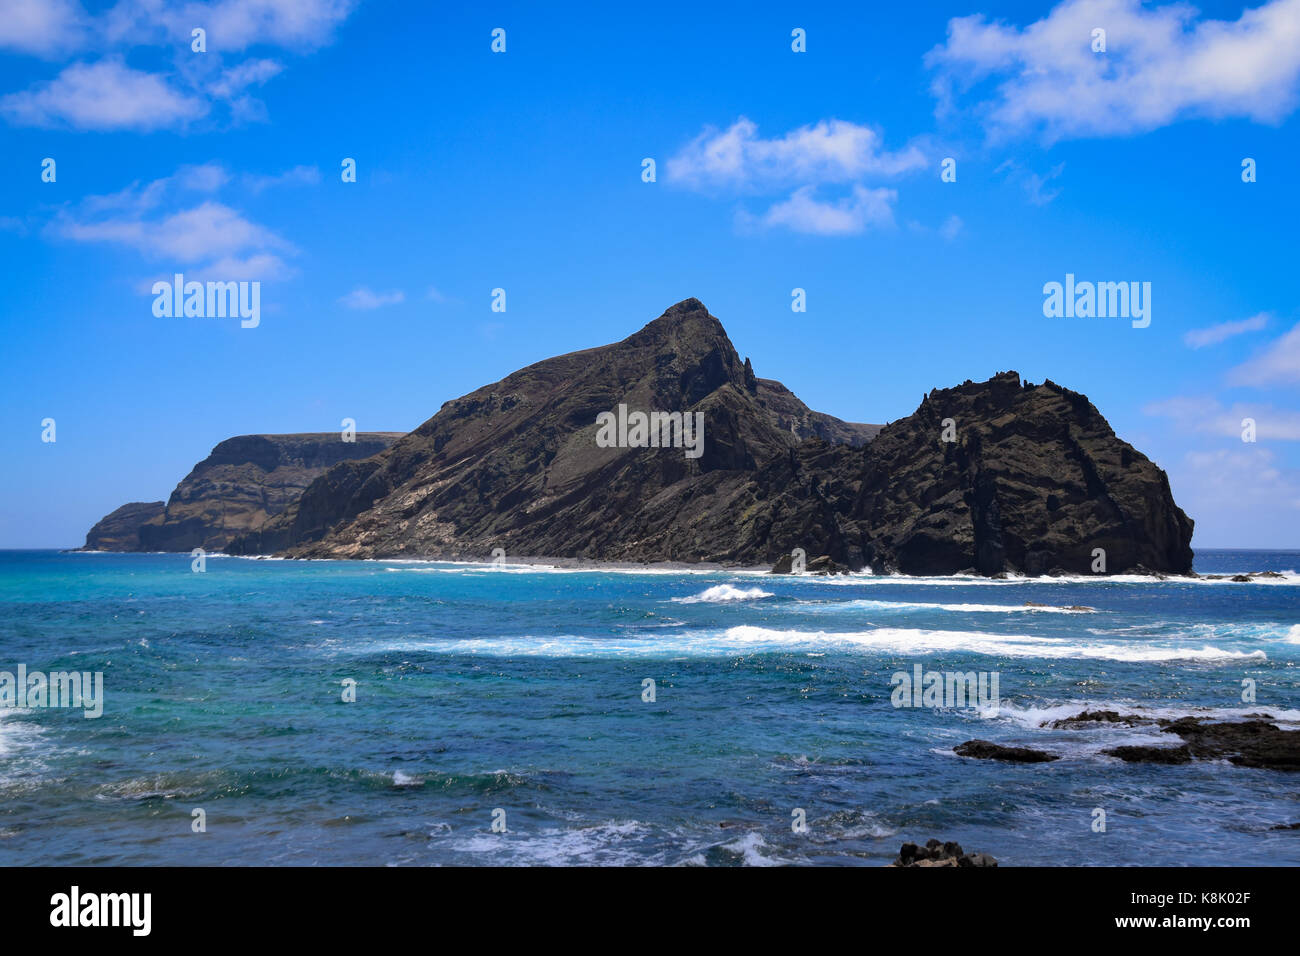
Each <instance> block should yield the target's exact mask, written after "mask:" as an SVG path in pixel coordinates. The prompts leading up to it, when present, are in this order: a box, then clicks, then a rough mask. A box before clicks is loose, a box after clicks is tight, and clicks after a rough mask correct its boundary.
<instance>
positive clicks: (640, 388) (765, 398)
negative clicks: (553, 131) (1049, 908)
mask: <svg viewBox="0 0 1300 956" xmlns="http://www.w3.org/2000/svg"><path fill="white" fill-rule="evenodd" d="M620 404H622V405H625V406H626V407H627V408H629V409H633V410H642V411H646V412H649V411H668V412H685V413H697V412H698V413H701V414H702V415H703V416H704V421H705V437H704V442H703V446H702V449H701V453H700V455H699V457H688V456H687V455H685V454H683V452H682V449H680V448H657V447H656V448H641V447H631V448H629V447H615V448H609V447H600V446H599V445H598V443H597V441H596V436H597V424H596V421H597V416H598V415H599V414H600V413H601V412H607V411H613V410H615V409H616V408H617V407H618V406H619V405H620ZM1191 533H1192V522H1191V520H1190V519H1188V518H1187V516H1186V515H1185V514H1183V512H1182V511H1181V510H1180V509H1179V508H1178V507H1177V505H1176V504H1175V503H1174V500H1173V496H1172V494H1171V493H1170V490H1169V483H1168V480H1167V478H1166V476H1165V474H1164V472H1163V471H1161V470H1160V469H1159V468H1158V467H1156V465H1155V464H1153V463H1152V462H1151V461H1150V460H1148V459H1147V458H1146V456H1144V455H1142V454H1141V453H1140V452H1138V451H1136V450H1135V449H1134V448H1133V447H1132V446H1131V445H1129V444H1127V443H1126V442H1124V441H1121V440H1120V439H1119V438H1118V437H1116V435H1115V433H1114V432H1113V431H1112V430H1111V428H1110V426H1109V425H1108V424H1107V422H1106V420H1105V419H1104V418H1103V417H1102V416H1101V414H1100V413H1099V412H1098V411H1097V409H1096V408H1094V407H1093V406H1092V404H1091V403H1090V402H1089V401H1088V400H1087V398H1085V397H1084V396H1083V395H1080V394H1078V393H1076V392H1072V391H1070V390H1069V389H1066V388H1062V387H1060V386H1058V385H1056V384H1054V383H1052V382H1050V381H1049V382H1044V383H1043V384H1041V385H1032V384H1030V383H1024V382H1021V380H1020V377H1019V376H1018V375H1017V374H1016V373H1015V372H1004V373H1000V374H998V375H996V376H994V377H993V378H992V379H990V380H988V381H987V382H980V383H975V382H966V383H965V384H963V385H959V386H957V387H955V388H950V389H943V390H935V391H932V392H931V393H930V394H929V395H927V396H925V398H924V399H923V401H922V402H921V405H920V407H919V408H918V409H917V410H916V412H914V413H913V414H912V415H909V416H907V417H906V418H904V419H901V420H899V421H896V422H893V423H891V424H890V425H888V426H885V427H883V428H882V427H881V426H877V425H861V424H853V423H848V422H841V421H839V420H838V419H834V418H832V417H830V416H828V415H824V414H822V413H818V412H814V411H811V410H810V409H808V408H807V406H805V405H803V403H802V402H800V401H799V400H798V399H797V398H795V396H794V395H793V394H792V393H791V392H790V391H789V390H788V389H786V388H785V387H784V386H782V385H781V384H780V383H778V382H775V381H772V380H770V379H763V378H758V377H756V376H755V375H754V372H753V368H752V363H750V362H749V360H748V359H746V360H743V361H742V360H741V358H740V356H739V355H738V354H737V352H736V350H735V348H734V347H733V346H732V344H731V341H730V340H729V339H728V338H727V335H726V332H725V331H724V330H723V328H722V325H721V323H720V322H718V320H717V319H716V318H714V317H713V316H712V315H710V314H709V313H708V310H707V309H705V308H704V306H703V305H702V304H701V303H700V302H698V301H697V300H694V299H688V300H686V301H684V302H680V303H678V304H677V305H675V306H673V307H672V308H671V309H669V310H668V311H667V312H665V313H664V314H663V315H662V316H661V317H660V318H658V319H656V320H655V321H653V322H651V323H650V324H649V325H647V326H646V327H645V328H643V329H641V330H640V331H639V332H637V333H636V334H634V335H632V336H630V337H629V338H627V339H625V340H623V341H622V342H619V343H616V344H614V345H608V346H604V347H601V348H595V349H589V350H587V351H583V352H575V353H572V354H570V355H562V356H559V357H557V358H552V359H547V360H546V361H543V362H539V363H537V364H536V365H532V366H529V367H528V368H525V369H522V370H520V371H519V372H516V373H514V374H513V375H510V376H508V377H507V378H505V379H503V380H502V381H500V382H497V383H495V384H493V385H489V386H486V387H485V388H482V389H479V390H478V391H476V392H473V393H471V394H469V395H466V396H464V397H463V398H459V399H456V400H454V401H451V402H448V403H447V404H445V405H444V406H443V407H442V409H441V410H440V411H439V412H438V414H437V415H435V416H434V417H433V418H431V419H430V420H429V421H427V422H425V423H424V424H423V425H421V426H420V427H419V428H418V429H416V430H415V431H414V432H412V433H411V434H410V435H407V436H406V437H405V438H403V439H401V440H400V441H398V442H397V443H395V444H394V445H393V446H392V447H391V448H390V449H388V450H387V451H386V452H384V453H382V454H380V455H378V456H376V457H375V458H373V459H368V460H366V461H350V462H345V463H342V464H340V465H338V466H337V467H335V468H333V469H331V470H329V471H328V472H326V473H325V474H323V475H321V476H320V478H318V479H317V480H316V481H315V482H313V483H312V484H311V485H310V486H309V487H308V488H307V490H306V491H305V492H304V493H303V494H302V496H301V498H300V499H298V500H297V501H296V502H295V503H293V504H291V505H289V507H287V508H286V509H285V510H284V512H283V513H282V514H281V515H279V516H278V517H275V518H273V519H272V520H270V521H267V522H266V523H265V524H264V525H263V526H262V527H260V528H259V529H257V530H256V531H255V532H253V533H250V534H246V535H244V536H242V537H241V538H239V539H237V540H235V541H233V542H231V544H230V545H229V546H228V549H227V550H231V551H234V552H236V553H245V554H253V553H269V552H273V551H274V552H280V553H283V554H286V555H290V556H299V557H359V558H367V557H387V556H401V555H406V556H419V557H452V558H473V559H480V560H482V559H486V558H487V557H488V556H489V555H490V554H491V553H492V551H493V549H495V548H502V549H504V550H505V551H506V553H507V554H508V555H512V556H518V557H551V558H586V559H593V560H604V561H690V562H697V561H710V562H719V563H724V564H749V565H753V564H760V563H762V564H768V565H770V564H772V563H773V562H776V561H778V560H779V559H781V558H783V557H788V556H789V555H790V553H791V552H792V550H793V549H795V548H801V549H803V551H804V553H805V555H807V556H808V558H809V559H810V560H820V559H824V560H822V564H821V566H822V567H824V568H826V569H828V570H837V569H839V568H842V567H845V568H850V569H860V568H863V567H868V566H869V567H871V568H872V569H873V570H876V571H891V572H892V571H897V572H903V573H908V574H953V573H960V572H972V573H979V574H987V575H994V574H999V573H1003V572H1023V573H1028V574H1044V573H1076V574H1077V573H1116V572H1124V571H1135V570H1151V571H1158V572H1173V573H1186V572H1189V571H1190V569H1191V562H1192V552H1191V548H1190V539H1191Z"/></svg>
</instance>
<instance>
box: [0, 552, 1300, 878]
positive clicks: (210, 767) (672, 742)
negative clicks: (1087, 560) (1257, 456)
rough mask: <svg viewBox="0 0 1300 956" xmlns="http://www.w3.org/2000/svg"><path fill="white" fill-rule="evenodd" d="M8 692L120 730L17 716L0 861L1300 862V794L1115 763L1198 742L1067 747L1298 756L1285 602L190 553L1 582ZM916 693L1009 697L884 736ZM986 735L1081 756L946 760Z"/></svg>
mask: <svg viewBox="0 0 1300 956" xmlns="http://www.w3.org/2000/svg"><path fill="white" fill-rule="evenodd" d="M1197 569H1198V570H1199V571H1202V572H1221V571H1244V570H1259V569H1274V570H1279V571H1289V572H1294V571H1296V570H1300V553H1294V552H1289V553H1281V552H1206V553H1203V554H1200V555H1198V557H1197ZM710 589H713V590H710ZM683 599H692V600H689V601H687V600H683ZM1025 601H1035V602H1040V603H1044V604H1050V605H1087V606H1090V607H1092V608H1095V611H1094V612H1091V613H1061V612H1057V611H1044V610H1028V609H1025V608H1024V607H1023V605H1024V602H1025ZM19 663H22V664H25V665H26V666H27V667H28V668H29V670H42V671H47V672H48V671H59V670H72V669H76V670H81V671H102V672H103V674H104V681H105V690H106V702H105V707H104V714H103V716H102V717H101V718H99V719H85V718H84V717H83V716H82V713H81V711H73V710H57V709H40V708H29V709H26V710H13V709H8V710H0V864H7V865H12V864H31V863H42V864H103V863H120V864H290V863H292V864H314V863H319V864H416V865H419V864H484V863H494V864H495V863H509V864H530V863H584V864H590V863H598V864H608V863H618V864H623V863H654V864H674V863H708V864H735V863H751V864H766V863H781V862H794V863H837V864H867V865H879V864H881V863H885V862H888V861H889V860H890V859H892V858H893V857H894V856H895V855H896V854H897V852H898V847H899V844H900V843H902V842H903V841H904V840H914V841H922V842H923V841H924V840H925V839H927V838H930V837H938V838H940V839H944V840H953V839H955V840H958V841H960V842H961V843H962V844H963V845H964V846H965V847H966V849H968V850H979V851H984V852H987V853H991V854H992V855H994V856H995V857H997V858H998V859H999V860H1000V861H1002V862H1003V863H1005V864H1012V865H1015V864H1155V865H1182V864H1232V865H1255V864H1300V831H1295V830H1290V831H1277V830H1270V829H1269V828H1270V827H1272V826H1273V825H1275V824H1279V823H1292V822H1295V821H1297V820H1300V774H1287V773H1283V772H1279V771H1269V770H1256V769H1245V768H1238V767H1233V766H1231V765H1229V764H1227V763H1223V762H1202V763H1193V764H1190V765H1185V766H1173V767H1165V766H1150V765H1135V764H1124V763H1122V762H1119V761H1117V760H1114V759H1112V758H1109V757H1105V756H1103V755H1101V754H1100V751H1101V750H1102V749H1104V748H1108V747H1112V746H1116V745H1118V744H1121V743H1129V742H1136V741H1144V740H1145V741H1152V742H1159V743H1165V744H1171V743H1176V742H1177V740H1176V739H1175V738H1172V737H1171V736H1170V735H1167V734H1160V733H1158V732H1153V731H1152V730H1150V729H1142V728H1132V729H1129V728H1118V727H1110V728H1105V727H1101V728H1097V729H1093V730H1082V731H1081V730H1054V729H1050V728H1049V727H1048V726H1046V724H1047V723H1048V722H1050V721H1051V720H1054V719H1056V718H1059V717H1062V716H1068V715H1070V714H1073V713H1076V712H1077V711H1079V710H1082V709H1084V708H1094V709H1096V708H1101V707H1104V708H1108V709H1117V710H1121V711H1132V712H1142V713H1150V714H1154V715H1157V716H1181V715H1183V714H1188V713H1191V714H1201V715H1206V716H1225V717H1230V716H1234V715H1244V714H1247V713H1259V712H1265V713H1269V714H1272V715H1274V716H1276V717H1278V718H1280V719H1281V720H1282V721H1283V722H1284V723H1283V726H1295V725H1296V722H1297V721H1300V686H1298V682H1297V677H1298V675H1300V671H1298V670H1297V664H1298V663H1300V577H1298V576H1296V575H1295V574H1294V573H1292V574H1288V575H1287V576H1286V577H1285V578H1284V579H1282V580H1281V581H1275V582H1270V583H1266V584H1265V583H1256V584H1235V583H1230V582H1214V583H1208V582H1189V581H1186V580H1168V581H1153V580H1139V579H1104V580H1101V579H1087V580H1050V581H1046V580H1045V581H1029V582H1009V583H1008V582H988V581H981V580H976V579H952V578H945V579H929V580H923V579H902V578H870V577H864V576H854V577H852V578H848V579H846V578H839V579H824V578H808V577H800V578H793V577H775V576H771V575H757V574H754V575H751V574H738V573H733V572H715V573H684V572H656V573H641V572H613V571H604V572H596V571H564V570H528V569H520V568H504V569H495V568H490V567H488V566H465V565H450V564H439V563H416V562H397V561H375V562H289V561H259V560H248V559H237V558H223V557H209V559H208V565H207V571H206V572H205V573H201V574H200V573H193V572H192V571H191V570H190V558H189V556H188V555H108V554H60V553H56V552H0V670H8V671H11V672H12V671H14V670H15V669H16V667H17V665H18V664H19ZM915 664H921V665H922V666H923V667H924V668H926V669H927V670H945V671H976V672H980V671H983V672H996V673H997V674H998V675H999V688H1000V697H1001V700H1000V706H999V708H998V711H997V714H996V715H994V716H985V717H981V716H980V715H979V714H978V713H976V712H975V711H973V710H971V709H968V708H956V709H954V708H950V709H930V708H896V707H894V706H893V705H892V703H891V698H890V692H891V690H892V688H891V684H890V676H891V674H893V673H895V672H897V671H906V672H909V673H910V672H911V670H912V668H913V665H915ZM647 678H649V679H653V680H654V681H655V682H656V685H657V686H656V692H657V694H656V700H655V701H654V702H652V703H651V702H644V701H643V700H642V682H643V680H645V679H647ZM345 679H353V680H355V681H357V691H356V693H357V699H356V702H355V703H345V702H344V701H343V700H342V693H343V686H342V682H343V681H344V680H345ZM1243 679H1252V680H1254V681H1255V682H1256V687H1257V691H1256V693H1257V697H1258V699H1257V701H1256V702H1254V703H1246V702H1243V701H1242V700H1241V692H1242V681H1243ZM974 737H980V738H985V739H990V740H995V741H998V742H1002V743H1012V744H1020V745H1028V746H1036V747H1041V748H1043V749H1048V750H1053V751H1056V752H1059V753H1062V754H1064V755H1065V756H1064V758H1063V759H1061V760H1059V761H1057V762H1055V763H1049V764H1038V765H1028V766H1022V765H1011V764H1005V763H995V762H991V761H976V760H968V759H964V758H959V757H956V756H954V755H953V753H952V747H953V746H954V745H956V744H959V743H961V742H962V741H964V740H968V739H971V738H974ZM195 808H202V809H203V810H204V811H205V812H206V815H207V832H206V833H193V832H191V812H192V811H193V810H194V809H195ZM795 808H800V809H802V810H803V811H804V812H805V814H806V818H807V823H808V829H807V831H806V832H803V833H796V832H794V831H793V829H792V826H791V821H792V811H794V810H795ZM1095 808H1101V809H1103V810H1105V812H1106V815H1107V828H1106V832H1104V833H1096V832H1093V830H1092V823H1093V819H1094V816H1093V811H1094V809H1095ZM495 809H501V810H504V811H505V819H506V826H507V828H508V832H506V833H504V834H502V833H494V832H492V827H491V825H492V814H493V811H494V810H495Z"/></svg>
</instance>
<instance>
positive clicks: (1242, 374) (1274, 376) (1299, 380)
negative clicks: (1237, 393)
mask: <svg viewBox="0 0 1300 956" xmlns="http://www.w3.org/2000/svg"><path fill="white" fill-rule="evenodd" d="M1228 382H1229V384H1232V385H1300V325H1296V326H1295V327H1294V328H1293V329H1291V331H1290V332H1288V333H1286V334H1285V335H1283V336H1282V337H1281V338H1280V339H1277V340H1275V341H1274V342H1272V343H1271V344H1270V345H1269V346H1268V347H1267V348H1266V349H1265V350H1264V351H1263V352H1261V353H1260V354H1259V355H1257V356H1255V357H1254V358H1252V359H1250V360H1249V361H1247V362H1243V363H1242V364H1240V365H1238V366H1237V367H1236V368H1234V369H1232V370H1231V371H1230V372H1229V373H1228Z"/></svg>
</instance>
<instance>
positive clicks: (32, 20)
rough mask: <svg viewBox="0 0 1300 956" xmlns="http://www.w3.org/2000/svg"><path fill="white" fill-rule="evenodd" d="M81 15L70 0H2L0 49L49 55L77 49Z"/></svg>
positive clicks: (80, 32) (82, 22)
mask: <svg viewBox="0 0 1300 956" xmlns="http://www.w3.org/2000/svg"><path fill="white" fill-rule="evenodd" d="M84 29H85V23H84V16H83V13H82V10H81V6H80V4H78V3H75V2H73V0H4V4H3V10H0V49H5V50H16V51H18V52H19V53H34V54H37V55H38V56H49V55H52V54H57V53H65V54H66V53H67V52H68V51H69V50H77V49H80V47H81V45H82V43H83V42H84Z"/></svg>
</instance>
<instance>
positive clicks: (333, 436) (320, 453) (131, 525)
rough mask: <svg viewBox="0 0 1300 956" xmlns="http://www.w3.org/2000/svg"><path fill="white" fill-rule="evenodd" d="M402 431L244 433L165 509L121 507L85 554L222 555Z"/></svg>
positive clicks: (94, 534)
mask: <svg viewBox="0 0 1300 956" xmlns="http://www.w3.org/2000/svg"><path fill="white" fill-rule="evenodd" d="M400 437H401V432H370V433H366V432H362V433H359V434H357V435H356V441H354V442H345V441H343V439H342V435H341V433H339V432H321V433H315V434H299V435H240V436H238V437H236V438H228V439H226V440H225V441H223V442H221V443H220V444H218V445H217V446H216V447H215V448H213V449H212V453H211V454H210V455H208V457H207V458H205V459H203V461H201V462H199V463H198V464H197V465H195V466H194V469H193V470H192V471H191V472H190V473H189V474H188V475H186V476H185V478H184V479H183V480H182V481H181V483H180V484H178V485H177V486H176V489H175V490H174V491H173V492H172V494H171V497H170V498H169V499H168V501H167V504H166V505H164V504H163V503H162V502H153V503H151V504H141V503H133V504H129V505H123V506H122V507H121V508H118V509H117V510H116V511H114V512H113V513H112V514H110V515H108V516H106V517H105V518H103V519H101V520H100V521H99V522H98V523H97V524H96V525H95V526H94V527H93V528H91V529H90V532H89V533H88V534H87V535H86V545H85V548H86V550H103V551H190V550H192V549H194V548H204V549H205V550H208V551H220V550H221V549H222V548H224V547H225V545H226V544H227V543H228V542H229V541H230V540H231V538H233V537H235V536H237V535H240V534H246V533H247V532H249V531H253V530H256V529H257V528H260V527H261V526H262V524H263V523H265V522H266V520H267V519H268V518H270V517H274V516H275V515H278V514H280V513H281V512H283V511H284V510H285V508H287V507H288V506H289V505H290V504H292V503H293V502H295V501H297V499H298V496H299V495H301V494H302V492H303V489H305V488H306V487H307V486H308V485H310V484H311V483H312V482H313V481H314V480H315V479H316V478H318V477H319V476H320V475H322V474H324V473H325V472H326V471H327V470H328V469H329V468H331V467H333V466H335V465H337V464H338V463H339V462H342V461H346V460H349V459H355V458H368V457H370V456H371V455H374V454H377V453H378V452H381V451H383V450H384V449H385V448H387V447H388V446H389V445H391V444H392V443H393V442H394V441H395V440H396V439H398V438H400Z"/></svg>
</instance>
